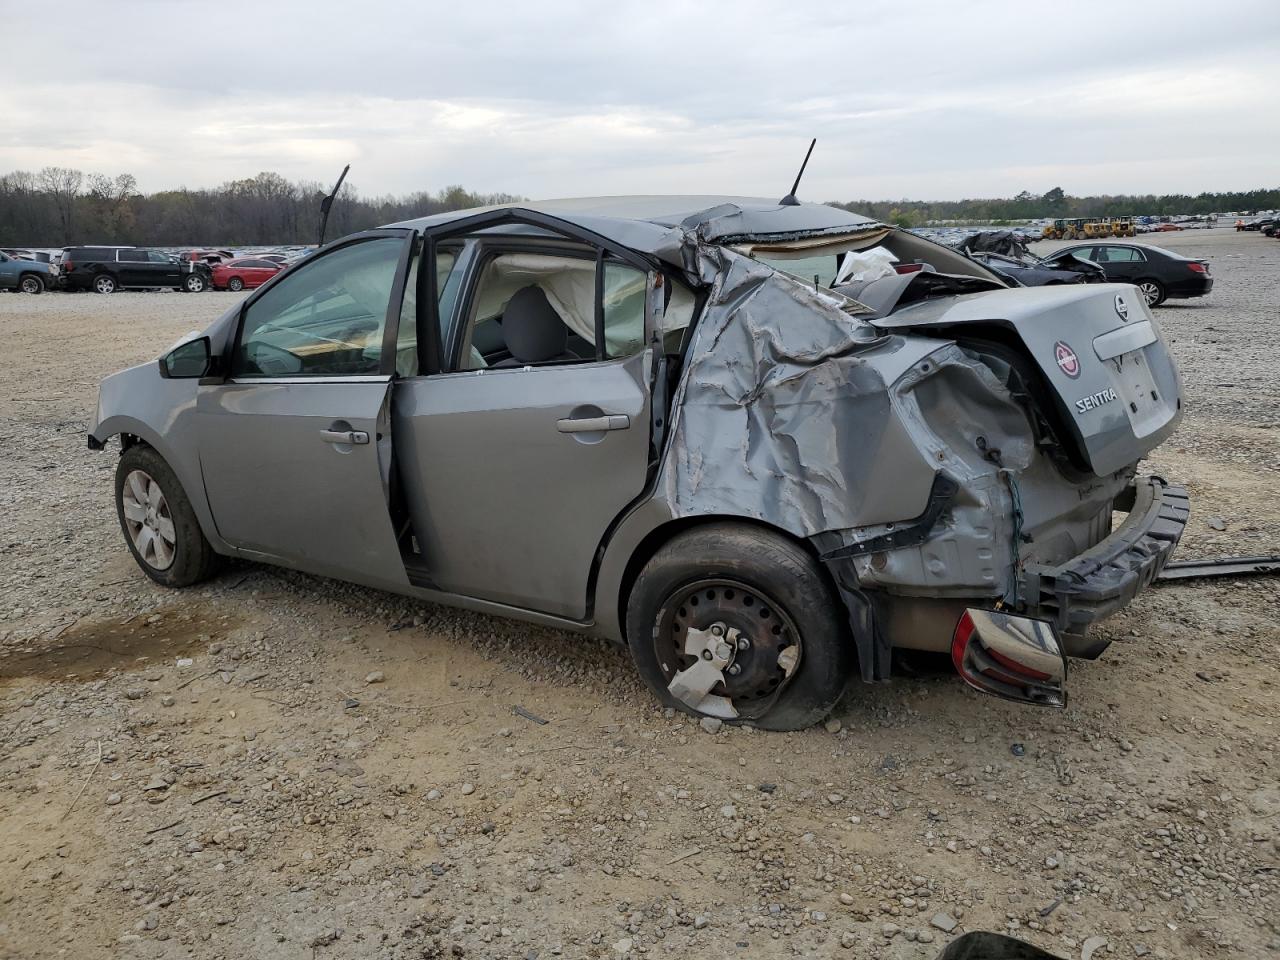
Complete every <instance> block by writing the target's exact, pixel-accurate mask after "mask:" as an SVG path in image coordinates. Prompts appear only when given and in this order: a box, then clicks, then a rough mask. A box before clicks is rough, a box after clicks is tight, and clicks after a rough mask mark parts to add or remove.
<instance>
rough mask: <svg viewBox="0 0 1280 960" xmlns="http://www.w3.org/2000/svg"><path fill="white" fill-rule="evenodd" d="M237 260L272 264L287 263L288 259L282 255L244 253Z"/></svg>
mask: <svg viewBox="0 0 1280 960" xmlns="http://www.w3.org/2000/svg"><path fill="white" fill-rule="evenodd" d="M238 259H242V260H243V259H252V260H270V261H271V262H272V263H288V262H289V258H288V257H287V256H285V255H284V254H283V253H244V254H241V255H240V257H239V258H238Z"/></svg>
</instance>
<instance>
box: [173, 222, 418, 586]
mask: <svg viewBox="0 0 1280 960" xmlns="http://www.w3.org/2000/svg"><path fill="white" fill-rule="evenodd" d="M412 241H413V234H412V233H411V232H406V231H374V232H372V233H370V234H364V235H359V236H356V237H353V238H351V239H350V240H349V241H345V242H343V243H342V244H341V245H339V246H337V247H335V248H333V249H331V250H328V251H326V252H325V253H323V254H320V255H318V256H316V257H315V258H314V259H312V260H311V261H310V262H308V263H306V264H304V265H302V266H300V267H298V268H297V269H296V270H294V271H293V272H291V273H290V274H289V275H288V276H287V277H283V278H281V279H280V281H279V282H278V283H276V284H274V285H272V286H269V287H264V288H263V289H262V290H261V292H260V293H259V294H257V295H255V296H253V297H251V298H250V299H249V300H248V301H246V304H245V306H244V308H243V309H242V311H241V316H240V322H239V327H238V330H237V333H236V337H235V341H234V343H233V344H232V345H229V351H228V352H229V356H230V366H229V370H228V376H227V378H226V380H225V382H222V383H213V384H204V385H202V386H201V387H200V388H199V395H198V400H197V414H198V416H197V418H196V421H197V429H198V430H199V432H200V436H199V448H200V464H201V470H202V472H203V475H204V483H205V488H206V491H207V493H208V498H209V506H210V509H211V510H212V513H213V519H214V523H215V525H216V526H217V529H218V533H219V534H220V535H221V536H222V537H223V538H224V539H225V540H227V541H228V542H229V543H231V544H232V545H233V546H235V547H237V548H238V549H239V550H241V551H242V552H243V553H245V554H246V555H249V556H258V557H262V558H265V559H269V560H272V561H274V562H279V563H284V564H286V565H289V566H293V567H296V568H298V569H302V570H307V571H310V572H313V573H319V574H323V575H326V576H334V577H340V578H343V579H347V580H353V581H357V582H361V583H368V584H371V585H375V586H388V587H398V586H404V585H405V584H406V583H407V579H406V576H405V571H404V564H403V562H402V560H401V558H400V551H399V548H398V547H397V543H396V535H395V531H394V530H393V527H392V522H391V516H390V513H389V501H390V476H391V429H390V427H391V424H390V413H389V402H390V396H389V392H390V388H391V377H392V373H393V372H394V363H395V351H394V343H395V336H396V331H397V328H398V323H399V313H400V309H401V302H402V296H403V286H404V276H405V273H406V267H407V262H408V257H409V254H410V251H411V246H412ZM389 346H390V348H391V349H389Z"/></svg>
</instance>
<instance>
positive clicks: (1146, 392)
mask: <svg viewBox="0 0 1280 960" xmlns="http://www.w3.org/2000/svg"><path fill="white" fill-rule="evenodd" d="M873 322H874V324H875V326H877V327H881V328H885V329H892V330H899V331H905V330H911V331H914V332H917V333H920V334H925V335H930V336H944V337H946V338H948V339H952V340H955V341H957V342H958V343H960V344H961V345H962V346H964V345H966V344H967V343H969V342H977V343H995V344H1002V345H1005V346H1008V347H1013V348H1014V349H1015V350H1017V352H1018V353H1019V354H1021V355H1022V356H1024V357H1025V358H1027V359H1029V360H1030V361H1031V364H1032V366H1033V368H1034V371H1035V372H1036V373H1038V375H1039V376H1038V378H1034V379H1038V380H1039V381H1040V382H1039V384H1037V385H1036V386H1038V387H1039V388H1040V390H1039V392H1040V393H1041V394H1042V396H1041V397H1040V398H1038V399H1040V400H1041V402H1042V403H1043V402H1044V401H1045V400H1047V401H1048V402H1049V403H1050V404H1051V405H1052V406H1053V407H1054V408H1056V409H1055V413H1056V415H1054V416H1052V420H1053V422H1054V423H1055V424H1056V425H1057V426H1058V427H1059V428H1060V429H1062V430H1063V431H1064V432H1065V434H1066V436H1064V437H1063V438H1062V439H1063V440H1064V441H1066V442H1074V444H1075V447H1076V452H1077V453H1078V454H1079V455H1080V456H1081V458H1082V459H1083V460H1084V461H1086V463H1087V466H1088V468H1089V469H1090V470H1092V472H1093V473H1095V474H1096V475H1097V476H1099V477H1105V476H1108V475H1110V474H1113V473H1115V472H1116V471H1118V470H1122V469H1124V468H1126V467H1128V466H1130V465H1132V464H1134V463H1136V462H1137V461H1138V460H1139V459H1141V458H1142V457H1143V456H1144V455H1146V454H1147V453H1148V452H1150V451H1151V450H1152V449H1154V448H1155V447H1156V446H1158V445H1159V444H1160V443H1162V442H1163V441H1164V440H1165V439H1166V438H1167V437H1168V436H1169V435H1170V434H1171V433H1173V430H1174V428H1175V427H1176V426H1177V423H1178V420H1179V418H1180V417H1181V415H1182V383H1181V381H1180V379H1179V377H1178V371H1177V367H1176V366H1175V365H1174V362H1173V358H1172V357H1171V356H1170V355H1169V350H1168V348H1167V346H1166V345H1165V342H1164V339H1163V337H1162V336H1161V334H1160V329H1159V327H1158V326H1157V324H1156V322H1155V318H1154V317H1153V316H1152V315H1151V311H1150V309H1149V308H1148V307H1147V305H1146V303H1145V301H1144V300H1143V297H1142V295H1141V294H1140V293H1139V292H1138V291H1137V290H1136V289H1135V288H1134V287H1132V286H1129V285H1127V284H1125V285H1120V284H1097V285H1092V284H1091V285H1088V286H1053V287H1038V288H1025V289H1016V290H999V291H986V292H979V293H971V294H966V295H962V296H958V297H955V296H952V297H945V298H938V299H926V300H921V301H918V302H915V303H912V304H910V305H909V306H905V307H902V308H900V309H898V310H895V311H894V312H892V313H890V314H889V315H888V316H885V317H882V318H880V319H877V320H875V321H873ZM1035 392H1037V391H1035V390H1033V394H1034V393H1035ZM1043 412H1044V413H1046V414H1049V411H1043Z"/></svg>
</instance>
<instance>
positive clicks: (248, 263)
mask: <svg viewBox="0 0 1280 960" xmlns="http://www.w3.org/2000/svg"><path fill="white" fill-rule="evenodd" d="M283 269H284V264H280V263H272V262H271V261H270V260H255V259H253V258H245V259H243V260H228V261H227V262H226V263H219V264H217V265H216V266H214V268H213V289H215V290H232V291H235V290H244V289H246V288H249V287H260V286H262V285H263V284H264V283H266V282H267V281H268V280H270V279H271V278H272V277H274V276H275V275H276V274H277V273H279V272H280V271H281V270H283Z"/></svg>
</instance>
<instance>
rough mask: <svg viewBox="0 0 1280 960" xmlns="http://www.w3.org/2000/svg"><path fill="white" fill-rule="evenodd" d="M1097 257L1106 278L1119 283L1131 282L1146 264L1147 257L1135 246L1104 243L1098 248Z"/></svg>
mask: <svg viewBox="0 0 1280 960" xmlns="http://www.w3.org/2000/svg"><path fill="white" fill-rule="evenodd" d="M1098 257H1099V262H1100V263H1101V264H1102V265H1103V269H1105V270H1106V271H1107V279H1108V280H1115V281H1118V282H1120V283H1133V282H1134V281H1135V280H1136V279H1137V278H1138V276H1139V274H1140V273H1142V272H1143V271H1144V268H1145V267H1146V265H1147V258H1146V257H1145V256H1143V255H1142V251H1140V250H1138V249H1137V248H1136V247H1122V246H1118V245H1116V244H1106V245H1103V246H1100V247H1099V248H1098Z"/></svg>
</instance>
